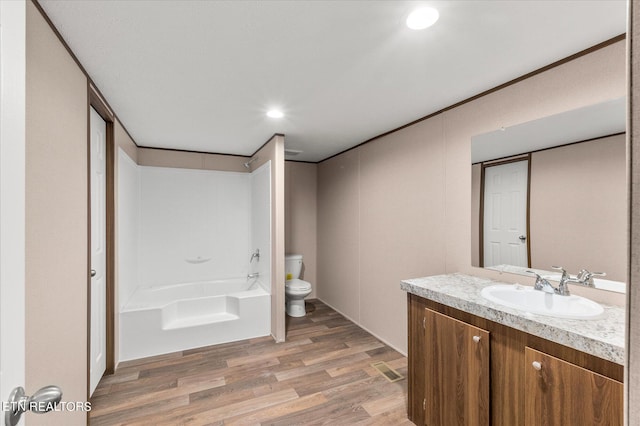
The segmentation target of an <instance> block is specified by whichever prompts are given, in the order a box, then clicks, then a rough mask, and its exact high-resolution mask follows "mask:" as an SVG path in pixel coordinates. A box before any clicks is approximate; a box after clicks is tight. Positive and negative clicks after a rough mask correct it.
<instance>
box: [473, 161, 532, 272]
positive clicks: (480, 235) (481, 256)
mask: <svg viewBox="0 0 640 426" xmlns="http://www.w3.org/2000/svg"><path fill="white" fill-rule="evenodd" d="M519 161H527V162H528V163H527V217H526V221H527V225H526V231H527V267H528V268H531V220H530V219H531V209H530V206H531V202H530V201H531V153H530V152H529V153H527V154H524V155H518V156H515V157H511V158H505V159H500V160H497V161H485V162H483V163H480V207H479V209H478V210H480V212H479V213H480V214H479V215H478V217H479V218H480V223H479V227H478V241H479V244H480V247H479V255H478V257H479V259H478V263H479V267H480V268H484V178H485V169H486V168H487V167H493V166H502V165H504V164H509V163H517V162H519Z"/></svg>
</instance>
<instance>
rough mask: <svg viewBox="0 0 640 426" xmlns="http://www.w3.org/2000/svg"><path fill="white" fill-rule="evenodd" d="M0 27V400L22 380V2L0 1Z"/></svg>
mask: <svg viewBox="0 0 640 426" xmlns="http://www.w3.org/2000/svg"><path fill="white" fill-rule="evenodd" d="M0 31H1V34H2V36H1V37H0V70H1V71H0V400H1V401H6V400H7V398H8V397H9V394H10V393H11V391H12V390H13V388H15V387H18V386H24V385H25V305H24V304H25V251H24V250H25V87H26V85H25V84H26V83H25V75H26V73H25V64H26V62H25V34H26V2H21V1H15V2H14V1H0ZM0 413H1V415H2V417H0V422H1V421H3V419H4V415H5V412H4V411H2V412H0ZM3 424H4V423H3Z"/></svg>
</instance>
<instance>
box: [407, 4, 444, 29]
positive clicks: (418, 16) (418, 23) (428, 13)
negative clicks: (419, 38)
mask: <svg viewBox="0 0 640 426" xmlns="http://www.w3.org/2000/svg"><path fill="white" fill-rule="evenodd" d="M439 17H440V14H439V13H438V11H437V10H436V9H434V8H432V7H422V8H420V9H416V10H414V11H413V12H411V13H410V14H409V16H408V17H407V27H409V28H411V29H412V30H423V29H425V28H428V27H430V26H432V25H433V24H435V23H436V21H437V20H438V18H439Z"/></svg>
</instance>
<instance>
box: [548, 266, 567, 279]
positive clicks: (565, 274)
mask: <svg viewBox="0 0 640 426" xmlns="http://www.w3.org/2000/svg"><path fill="white" fill-rule="evenodd" d="M551 269H555V270H556V271H562V278H564V279H567V278H568V277H569V274H568V273H567V271H566V269H564V267H563V266H552V267H551Z"/></svg>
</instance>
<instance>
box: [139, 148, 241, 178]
mask: <svg viewBox="0 0 640 426" xmlns="http://www.w3.org/2000/svg"><path fill="white" fill-rule="evenodd" d="M137 155H138V160H137V162H138V164H139V165H141V166H154V167H178V168H183V169H201V170H220V171H224V172H243V173H247V172H249V170H248V169H247V168H246V167H244V165H243V164H244V163H245V162H246V161H247V160H249V157H242V156H238V155H224V154H206V153H201V152H188V151H176V150H169V149H155V148H138V154H137ZM129 156H131V154H129ZM132 158H133V157H132Z"/></svg>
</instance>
